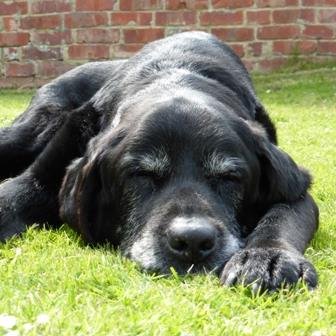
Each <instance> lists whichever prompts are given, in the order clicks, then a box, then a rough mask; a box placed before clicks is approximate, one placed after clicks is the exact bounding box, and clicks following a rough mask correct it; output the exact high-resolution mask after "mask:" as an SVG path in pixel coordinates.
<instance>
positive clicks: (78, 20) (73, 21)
mask: <svg viewBox="0 0 336 336" xmlns="http://www.w3.org/2000/svg"><path fill="white" fill-rule="evenodd" d="M107 24H108V17H107V13H72V14H67V15H66V16H65V26H66V27H67V28H84V27H95V26H103V25H107Z"/></svg>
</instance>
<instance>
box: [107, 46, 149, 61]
mask: <svg viewBox="0 0 336 336" xmlns="http://www.w3.org/2000/svg"><path fill="white" fill-rule="evenodd" d="M143 46H144V45H143V44H135V43H132V44H117V45H115V46H113V57H116V58H128V57H130V56H132V55H133V54H134V53H136V52H137V51H139V50H140V49H141V48H142V47H143Z"/></svg>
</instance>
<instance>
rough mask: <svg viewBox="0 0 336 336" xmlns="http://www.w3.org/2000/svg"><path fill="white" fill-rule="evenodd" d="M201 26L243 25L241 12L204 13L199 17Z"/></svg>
mask: <svg viewBox="0 0 336 336" xmlns="http://www.w3.org/2000/svg"><path fill="white" fill-rule="evenodd" d="M200 22H201V25H210V26H212V25H214V26H230V25H236V24H242V23H243V12H242V11H239V12H224V11H216V12H205V13H201V15H200Z"/></svg>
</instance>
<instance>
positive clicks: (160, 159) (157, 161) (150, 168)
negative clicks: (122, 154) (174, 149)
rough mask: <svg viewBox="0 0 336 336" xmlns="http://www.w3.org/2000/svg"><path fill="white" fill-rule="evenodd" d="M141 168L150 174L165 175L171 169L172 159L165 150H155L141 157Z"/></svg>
mask: <svg viewBox="0 0 336 336" xmlns="http://www.w3.org/2000/svg"><path fill="white" fill-rule="evenodd" d="M139 165H140V167H141V168H142V169H143V170H145V171H147V172H150V173H155V174H158V175H164V174H165V173H166V172H167V171H168V170H169V167H170V159H169V156H168V154H167V152H166V151H165V150H164V149H163V148H159V149H155V150H153V151H152V152H150V153H148V154H143V155H141V156H140V157H139Z"/></svg>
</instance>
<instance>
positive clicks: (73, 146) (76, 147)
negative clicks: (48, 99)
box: [0, 104, 98, 241]
mask: <svg viewBox="0 0 336 336" xmlns="http://www.w3.org/2000/svg"><path fill="white" fill-rule="evenodd" d="M88 105H89V104H86V106H83V107H81V108H79V109H78V110H76V111H73V112H72V113H70V114H68V116H67V118H66V120H65V121H64V123H63V126H62V127H61V129H60V130H59V131H58V132H57V133H56V135H55V136H54V137H53V139H52V140H51V141H50V142H49V144H48V145H47V147H46V148H45V149H44V150H43V151H42V153H41V154H40V155H39V156H38V157H37V159H36V160H35V161H34V163H33V164H32V165H31V166H30V167H29V168H28V169H27V170H25V171H24V172H23V173H22V174H21V175H19V176H17V177H15V178H13V179H9V180H7V181H5V182H3V183H2V184H0V240H1V241H4V240H6V239H8V238H10V237H12V236H13V235H17V234H20V233H22V232H23V231H24V230H25V229H26V226H27V225H30V224H33V223H45V222H48V223H49V224H51V225H57V224H58V223H59V216H58V209H59V206H58V191H59V189H60V185H61V182H62V179H63V176H64V174H65V169H66V167H67V166H68V164H69V163H70V162H71V160H72V159H74V158H76V157H79V156H81V155H82V154H83V152H84V151H85V148H86V144H87V142H88V141H89V140H90V139H91V138H92V137H93V136H94V135H95V134H96V133H97V132H98V129H97V123H98V115H97V113H96V111H95V110H94V109H93V108H92V107H91V106H88Z"/></svg>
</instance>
